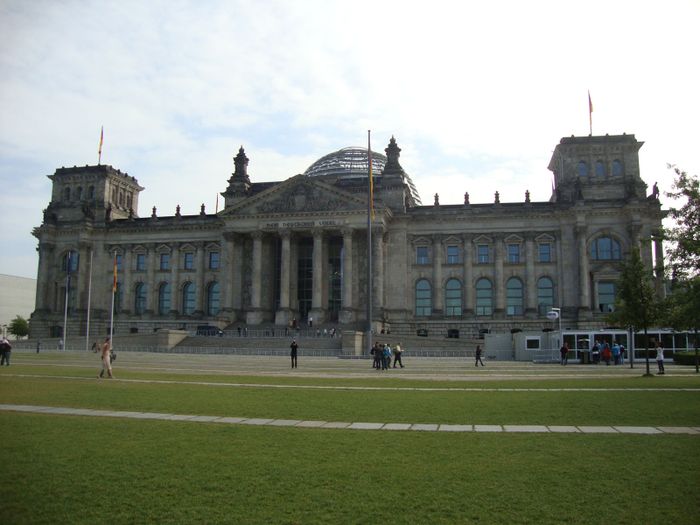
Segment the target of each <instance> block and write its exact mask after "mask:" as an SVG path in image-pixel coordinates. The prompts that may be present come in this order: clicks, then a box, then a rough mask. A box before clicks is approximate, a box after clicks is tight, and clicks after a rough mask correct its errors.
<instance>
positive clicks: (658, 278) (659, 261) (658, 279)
mask: <svg viewBox="0 0 700 525" xmlns="http://www.w3.org/2000/svg"><path fill="white" fill-rule="evenodd" d="M653 240H654V257H655V259H656V261H655V262H656V271H655V273H654V287H655V289H656V295H657V297H658V298H659V299H664V298H665V297H666V289H665V288H664V245H663V241H662V240H661V234H660V232H656V233H655V234H654V237H653Z"/></svg>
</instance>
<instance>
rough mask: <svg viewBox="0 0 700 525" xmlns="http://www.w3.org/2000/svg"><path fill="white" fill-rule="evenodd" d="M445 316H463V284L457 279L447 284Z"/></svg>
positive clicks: (450, 280)
mask: <svg viewBox="0 0 700 525" xmlns="http://www.w3.org/2000/svg"><path fill="white" fill-rule="evenodd" d="M445 315H449V316H455V315H462V283H460V282H459V281H458V280H457V279H449V280H448V281H447V283H446V284H445Z"/></svg>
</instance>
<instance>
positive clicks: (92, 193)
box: [88, 186, 95, 200]
mask: <svg viewBox="0 0 700 525" xmlns="http://www.w3.org/2000/svg"><path fill="white" fill-rule="evenodd" d="M94 198H95V186H90V187H88V199H90V200H92V199H94Z"/></svg>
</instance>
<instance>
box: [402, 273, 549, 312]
mask: <svg viewBox="0 0 700 525" xmlns="http://www.w3.org/2000/svg"><path fill="white" fill-rule="evenodd" d="M474 288H475V292H476V293H475V295H476V315H491V314H492V313H493V283H492V282H491V281H490V280H489V279H486V278H482V279H479V280H478V281H476V284H475V286H474ZM415 297H416V315H417V316H429V315H432V313H433V294H432V286H431V284H430V281H428V280H427V279H420V280H419V281H417V282H416V295H415ZM537 305H538V311H539V313H540V314H541V315H544V314H545V313H547V311H548V310H549V309H550V308H551V307H552V306H554V282H553V281H552V280H551V279H550V278H549V277H541V278H540V279H539V280H538V281H537ZM462 309H463V298H462V283H461V282H460V281H459V280H458V279H449V280H448V281H447V282H446V283H445V315H446V316H459V315H462ZM523 311H524V292H523V282H522V281H521V280H520V279H518V278H517V277H512V278H510V279H508V281H507V282H506V313H507V315H523Z"/></svg>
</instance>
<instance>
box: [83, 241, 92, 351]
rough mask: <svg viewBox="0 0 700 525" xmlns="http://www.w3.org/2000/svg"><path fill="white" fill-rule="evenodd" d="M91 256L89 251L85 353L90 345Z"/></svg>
mask: <svg viewBox="0 0 700 525" xmlns="http://www.w3.org/2000/svg"><path fill="white" fill-rule="evenodd" d="M92 254H93V251H92V249H90V273H89V275H88V300H87V320H86V323H85V324H86V326H85V351H86V352H87V351H88V349H89V345H90V303H91V301H92Z"/></svg>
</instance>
